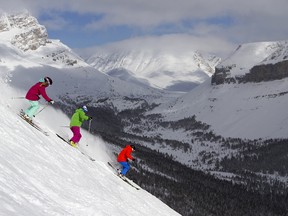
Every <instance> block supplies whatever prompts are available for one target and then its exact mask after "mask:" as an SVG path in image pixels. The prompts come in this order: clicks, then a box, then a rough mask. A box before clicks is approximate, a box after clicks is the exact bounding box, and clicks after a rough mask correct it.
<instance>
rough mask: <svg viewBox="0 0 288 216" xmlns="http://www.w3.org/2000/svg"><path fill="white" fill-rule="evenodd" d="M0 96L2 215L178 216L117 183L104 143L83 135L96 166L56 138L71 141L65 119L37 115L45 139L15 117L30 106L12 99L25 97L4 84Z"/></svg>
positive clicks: (52, 114)
mask: <svg viewBox="0 0 288 216" xmlns="http://www.w3.org/2000/svg"><path fill="white" fill-rule="evenodd" d="M0 91H1V93H2V95H1V99H0V118H1V121H0V125H1V127H0V136H1V139H0V145H1V148H0V203H1V205H0V215H3V216H4V215H5V216H19V215H21V216H44V215H47V216H48V215H49V216H51V215H54V216H58V215H59V216H60V215H62V216H63V215H65V216H74V215H75V216H102V215H103V216H108V215H111V216H118V215H119V216H120V215H121V216H125V215H133V216H137V215H139V216H140V215H141V216H145V215H149V216H150V215H157V216H161V215H163V216H167V215H169V216H174V215H179V214H178V213H177V212H175V211H174V210H172V209H171V208H169V207H168V206H167V205H166V204H164V203H163V202H161V201H160V200H158V199H157V198H156V197H154V196H152V195H151V194H149V193H148V192H146V191H145V190H143V189H141V190H136V189H135V188H133V187H131V186H130V185H128V184H127V183H126V182H124V181H123V180H121V179H120V178H118V177H117V176H116V175H115V174H114V173H113V170H111V168H110V167H109V166H108V165H107V161H113V159H111V158H113V156H110V155H111V153H110V151H109V148H108V147H106V146H107V145H106V144H105V142H104V141H102V140H101V138H99V137H94V136H92V135H90V134H89V133H88V132H87V131H84V130H82V134H83V138H82V140H81V141H80V149H81V150H82V151H83V152H85V153H87V154H89V155H90V156H91V157H93V158H95V159H96V161H94V162H93V161H91V160H89V158H88V157H86V156H85V155H83V154H81V152H80V151H78V150H77V149H75V148H72V147H71V146H69V145H67V144H66V143H65V142H63V141H62V140H60V139H59V138H58V137H57V136H56V133H61V135H63V136H65V137H69V136H71V133H70V130H69V128H67V127H66V128H65V127H64V126H65V125H69V118H68V117H66V116H65V115H64V114H63V113H61V112H60V111H57V110H56V109H55V108H53V107H47V108H45V109H44V110H43V111H42V112H41V113H39V114H38V116H37V118H36V122H37V123H38V124H39V125H41V127H42V128H43V129H44V130H46V131H48V133H49V136H45V135H44V134H42V133H41V132H39V131H38V130H36V129H35V128H33V127H31V126H30V125H29V124H28V123H27V122H25V121H24V120H22V119H21V118H20V117H19V116H18V115H17V114H16V113H17V111H18V110H19V109H20V108H26V107H27V106H28V103H27V102H26V100H21V99H18V100H17V99H11V98H12V97H14V96H15V95H16V96H17V95H23V93H24V92H18V91H16V90H15V89H10V87H9V86H8V85H7V84H6V83H5V82H3V81H1V80H0ZM62 126H63V127H62ZM87 145H88V147H87Z"/></svg>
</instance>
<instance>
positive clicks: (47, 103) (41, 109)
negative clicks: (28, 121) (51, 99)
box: [34, 103, 49, 117]
mask: <svg viewBox="0 0 288 216" xmlns="http://www.w3.org/2000/svg"><path fill="white" fill-rule="evenodd" d="M48 105H49V104H48V103H47V104H46V105H45V106H44V107H43V108H42V109H41V110H40V111H39V112H37V113H36V114H35V115H34V117H35V116H36V115H38V114H39V113H40V112H42V111H43V110H44V109H45V108H46V107H47V106H48Z"/></svg>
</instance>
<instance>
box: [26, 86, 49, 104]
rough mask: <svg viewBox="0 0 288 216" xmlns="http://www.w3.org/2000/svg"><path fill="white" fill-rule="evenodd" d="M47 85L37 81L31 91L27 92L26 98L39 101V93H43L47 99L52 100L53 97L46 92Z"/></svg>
mask: <svg viewBox="0 0 288 216" xmlns="http://www.w3.org/2000/svg"><path fill="white" fill-rule="evenodd" d="M45 88H46V86H44V85H42V83H41V82H38V83H36V84H35V85H34V86H32V87H31V88H30V89H29V91H28V92H27V94H26V99H27V100H31V101H38V100H39V99H40V97H39V95H42V97H43V98H44V99H45V100H46V101H48V102H49V101H51V99H50V98H49V97H48V95H47V94H46V90H45Z"/></svg>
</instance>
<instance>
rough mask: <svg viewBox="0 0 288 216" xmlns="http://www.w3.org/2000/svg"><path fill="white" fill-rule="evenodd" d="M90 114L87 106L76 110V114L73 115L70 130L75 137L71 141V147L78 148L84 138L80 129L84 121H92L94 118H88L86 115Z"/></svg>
mask: <svg viewBox="0 0 288 216" xmlns="http://www.w3.org/2000/svg"><path fill="white" fill-rule="evenodd" d="M86 112H88V109H87V107H86V106H83V107H82V108H78V109H76V111H75V113H74V114H73V116H72V118H71V122H70V130H71V131H72V133H73V137H72V138H71V139H70V140H69V141H70V144H71V146H73V147H77V146H78V143H79V141H80V139H81V137H82V135H81V133H80V127H81V125H82V123H83V122H84V121H87V120H92V117H90V116H87V115H86V114H85V113H86Z"/></svg>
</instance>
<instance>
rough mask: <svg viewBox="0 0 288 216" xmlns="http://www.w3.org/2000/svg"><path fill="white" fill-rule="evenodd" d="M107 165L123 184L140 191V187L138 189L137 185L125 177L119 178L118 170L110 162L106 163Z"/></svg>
mask: <svg viewBox="0 0 288 216" xmlns="http://www.w3.org/2000/svg"><path fill="white" fill-rule="evenodd" d="M108 165H109V166H110V167H112V168H113V170H114V171H115V172H116V173H115V174H116V175H117V176H118V177H119V178H120V179H122V180H123V181H124V182H126V183H127V184H129V185H130V186H132V187H133V188H135V189H136V190H140V187H139V186H138V185H137V184H135V183H134V182H133V181H132V180H130V179H128V178H127V177H126V176H124V177H121V176H120V175H119V170H118V169H117V168H116V167H115V166H113V165H112V164H111V163H110V162H108Z"/></svg>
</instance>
